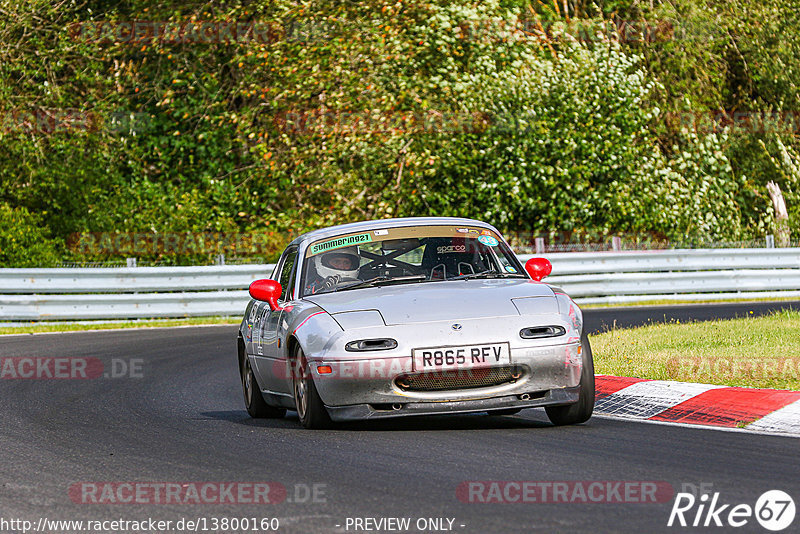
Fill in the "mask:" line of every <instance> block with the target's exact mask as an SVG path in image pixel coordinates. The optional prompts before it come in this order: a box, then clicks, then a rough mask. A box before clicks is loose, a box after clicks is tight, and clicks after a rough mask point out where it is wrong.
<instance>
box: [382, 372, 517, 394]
mask: <svg viewBox="0 0 800 534" xmlns="http://www.w3.org/2000/svg"><path fill="white" fill-rule="evenodd" d="M521 377H522V369H521V368H520V367H516V366H506V367H483V368H479V369H454V370H448V371H428V372H425V373H415V374H407V375H403V376H401V377H398V378H397V379H396V380H395V384H397V387H399V388H400V389H402V390H403V391H445V390H451V389H474V388H485V387H491V386H499V385H501V384H508V383H513V382H516V381H517V380H519V379H520V378H521Z"/></svg>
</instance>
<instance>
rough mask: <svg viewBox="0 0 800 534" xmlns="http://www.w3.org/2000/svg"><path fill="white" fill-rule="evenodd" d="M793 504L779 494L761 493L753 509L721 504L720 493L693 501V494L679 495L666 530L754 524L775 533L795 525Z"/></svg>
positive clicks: (703, 495)
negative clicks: (671, 528)
mask: <svg viewBox="0 0 800 534" xmlns="http://www.w3.org/2000/svg"><path fill="white" fill-rule="evenodd" d="M794 516H795V504H794V500H793V499H792V497H791V496H789V494H788V493H786V492H784V491H781V490H770V491H767V492H764V493H763V494H762V495H761V496H760V497H759V498H758V500H756V503H755V506H750V505H749V504H744V503H741V504H735V505H734V504H730V503H723V502H722V501H720V494H719V492H715V493H714V494H713V495H709V494H708V493H703V494H702V495H700V497H699V498H698V497H695V495H694V494H692V493H683V492H682V493H678V494H677V495H676V496H675V502H674V503H673V505H672V511H671V512H670V514H669V521H667V526H669V527H671V526H681V527H687V526H691V527H734V528H738V527H743V526H745V525H747V524H748V523H750V522H751V520H752V519H753V518H754V517H755V520H756V521H758V523H759V524H760V525H761V526H762V527H764V528H765V529H767V530H771V531H773V532H778V531H781V530H784V529H786V528H787V527H788V526H789V525H791V524H792V522H793V521H794Z"/></svg>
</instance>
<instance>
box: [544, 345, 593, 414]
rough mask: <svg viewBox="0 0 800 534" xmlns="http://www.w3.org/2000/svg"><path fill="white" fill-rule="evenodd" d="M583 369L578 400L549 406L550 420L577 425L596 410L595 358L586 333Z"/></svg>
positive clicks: (582, 349) (547, 408)
mask: <svg viewBox="0 0 800 534" xmlns="http://www.w3.org/2000/svg"><path fill="white" fill-rule="evenodd" d="M581 358H582V360H583V370H582V371H581V383H580V392H579V394H578V402H576V403H574V404H569V405H567V406H547V407H545V411H546V412H547V417H548V418H549V419H550V422H551V423H553V424H554V425H556V426H561V425H577V424H578V423H583V422H585V421H588V420H589V418H590V417H591V416H592V412H593V411H594V394H595V393H594V360H593V359H592V347H591V345H589V338H588V336H587V335H586V334H583V336H582V337H581Z"/></svg>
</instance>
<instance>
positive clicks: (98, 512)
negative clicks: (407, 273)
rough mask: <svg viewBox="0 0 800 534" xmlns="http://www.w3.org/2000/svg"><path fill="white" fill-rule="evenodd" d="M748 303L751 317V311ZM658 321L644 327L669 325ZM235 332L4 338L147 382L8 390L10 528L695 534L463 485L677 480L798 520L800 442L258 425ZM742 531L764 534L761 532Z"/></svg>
mask: <svg viewBox="0 0 800 534" xmlns="http://www.w3.org/2000/svg"><path fill="white" fill-rule="evenodd" d="M738 306H739V311H738V313H739V314H748V313H749V311H750V310H752V309H754V308H753V305H738ZM695 309H698V310H702V311H695V312H694V313H697V314H704V313H709V312H708V310H707V309H706V308H702V307H700V308H698V307H696V306H694V307H684V308H683V311H682V312H676V311H675V310H672V311H671V312H669V313H683V314H684V315H683V319H682V320H686V318H687V316H686V314H687V313H692V310H695ZM717 311H719V307H718V306H717ZM728 311H730V310H728ZM617 312H618V315H617V319H618V322H617V324H618V325H620V324H623V323H626V322H630V321H628V320H627V319H625V316H626V314H631V313H632V314H633V315H631V318H633V319H636V320H637V321H638V320H641V319H642V317H643V314H645V313H646V312H645V311H643V310H638V313H637V311H636V310H633V309H628V310H625V311H622V312H620V311H619V310H617ZM663 312H665V310H660V309H659V310H656V311H654V310H653V309H649V312H647V313H649V315H650V318H651V319H654V320H657V319H659V318H660V315H659V314H662V313H663ZM613 313H614V312H612V311H609V310H594V311H588V312H587V324H590V325H591V324H596V325H600V324H602V323H603V322H606V324H608V323H607V320H608V318H609V317H611V316H612V315H613ZM710 313H713V312H710ZM653 314H655V315H653ZM698 317H699V315H698ZM645 322H646V318H645ZM591 328H596V327H591ZM235 334H236V328H235V327H231V326H220V327H192V328H175V329H143V330H123V331H111V332H82V333H71V334H53V335H27V336H9V337H2V338H0V356H2V357H25V356H34V357H41V356H68V357H88V358H98V359H100V360H102V361H103V362H104V364H105V369H110V368H111V365H112V364H111V362H112V360H113V359H117V361H126V362H128V363H130V362H131V360H132V359H136V360H139V363H140V365H141V373H140V375H141V376H135V377H131V376H126V377H121V378H102V377H101V378H97V379H93V380H92V379H90V380H2V381H0V520H2V519H5V520H9V519H14V518H21V519H29V520H32V521H34V522H36V521H37V520H38V519H39V518H47V519H51V520H52V519H73V520H80V519H83V520H114V519H126V520H144V519H147V518H158V519H164V520H172V521H178V520H180V519H182V518H183V519H197V518H212V517H218V518H219V517H229V518H230V517H238V518H242V517H256V518H262V517H263V518H273V517H276V518H279V520H280V529H279V530H278V531H279V532H298V533H305V532H309V533H313V532H324V533H333V532H356V530H353V529H352V528H351V529H350V530H344V526H345V525H346V521H347V518H356V517H359V518H364V517H374V518H381V517H408V518H411V519H412V523H411V524H412V527H413V525H414V521H416V520H417V519H418V518H452V519H454V523H453V531H454V532H469V533H490V532H498V533H506V532H508V533H515V532H674V531H695V529H691V528H676V527H673V528H668V527H667V526H666V525H667V520H668V517H669V513H670V510H671V508H672V501H673V499H672V498H669V499H668V500H667V501H665V502H658V503H647V504H641V503H623V504H619V503H613V504H607V503H594V504H586V503H559V504H542V503H512V504H505V503H504V504H494V503H490V504H487V503H470V502H462V501H461V500H459V498H458V497H457V494H456V489H457V488H458V487H459V485H460V484H462V483H463V482H465V481H540V482H553V481H664V482H667V483H669V484H671V486H672V488H673V489H674V491H676V492H677V491H680V490H681V488H682V487H684V485H694V486H699V485H701V484H705V485H706V486H705V487H706V488H707V489H708V488H712V490H711V491H713V492H719V493H720V497H719V500H720V502H721V503H732V504H739V503H746V504H750V505H751V506H752V505H754V504H755V502H756V499H757V498H758V496H759V495H761V494H762V493H763V492H765V491H767V490H771V489H781V490H784V491H786V492H787V493H789V494H790V495H792V496H793V497H794V499H795V502H797V503H798V504H799V505H800V462H798V451H800V440H798V439H797V438H791V437H779V436H768V435H759V434H749V433H744V432H723V431H718V430H709V429H704V428H689V427H680V426H670V425H655V424H646V423H641V422H627V421H620V420H614V419H606V418H601V417H595V418H592V419H591V420H590V421H589V422H588V423H587V424H583V425H578V426H573V427H560V428H556V427H553V426H551V425H550V424H549V423H548V422H547V418H546V416H545V414H544V411H543V410H526V411H523V412H522V413H521V414H519V415H517V416H505V417H504V416H486V415H463V416H447V417H424V418H417V419H402V420H395V421H391V420H387V421H379V422H370V423H358V424H349V425H344V426H341V427H338V428H337V429H335V430H330V431H308V430H304V429H302V428H301V427H300V425H299V424H298V422H297V417H296V415H295V414H294V413H293V412H289V414H288V415H287V417H286V418H285V419H281V420H253V419H250V418H249V417H248V415H247V413H246V412H245V411H244V409H243V404H242V399H241V390H240V382H239V376H238V371H237V366H236V361H235V355H234V354H235V346H236V345H235ZM136 374H137V375H138V374H139V373H136ZM101 481H103V482H126V481H138V482H189V481H191V482H205V481H215V482H220V481H222V482H229V481H242V482H265V481H268V482H277V483H280V484H282V485H283V486H285V487H286V488H287V492H288V498H287V500H286V501H284V502H282V503H280V504H266V505H263V504H262V505H251V504H235V505H234V504H225V505H207V504H183V505H174V504H173V505H164V504H79V503H74V502H73V501H72V500H71V499H70V497H69V495H68V490H69V488H70V486H72V485H73V484H76V483H80V482H101ZM313 485H317V489H318V495H317V499H316V501H317V502H308V501H309V500H310V499H306V498H305V497H306V491H305V490H306V488H310V487H312V486H313ZM694 510H696V509H693V512H692V513H694ZM687 517H688V516H687ZM723 518H724V515H723ZM798 524H800V518H798V519H795V522H794V524H793V525H792V527H790V528H789V529H788V530H787V531H786V532H789V531H794V532H797V525H798ZM337 525H340V527H338V528H337ZM462 525H463V526H462ZM696 530H697V531H715V532H727V531H730V530H731V529H730V528H729V527H728V528H718V527H717V528H715V527H709V528H705V529H703V528H699V529H696ZM735 530H736V531H737V532H766V531H765V530H764V529H762V528H761V527H760V526H759V525H758V524H757V523H756V521H755V520H754V519H753V518H751V519H750V520H749V522H748V524H747V525H746V526H745V527H744V528H739V529H735ZM0 531H2V529H1V528H0ZM7 531H13V530H7ZM51 531H52V530H51ZM427 531H431V530H427ZM3 532H6V531H3ZM65 532H66V531H65ZM209 532H213V530H209ZM218 532H219V531H218ZM358 532H364V530H358ZM372 532H375V531H372ZM382 532H388V530H383V531H382ZM408 532H419V531H418V530H416V528H412V529H411V530H409V531H408Z"/></svg>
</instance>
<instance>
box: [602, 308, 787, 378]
mask: <svg viewBox="0 0 800 534" xmlns="http://www.w3.org/2000/svg"><path fill="white" fill-rule="evenodd" d="M591 343H592V350H593V353H594V362H595V372H596V373H597V374H608V375H617V376H632V377H638V378H651V379H655V380H678V381H681V382H702V383H706V384H719V385H725V386H744V387H754V388H774V389H792V390H800V312H798V311H781V312H775V313H773V314H770V315H765V316H762V317H751V318H742V319H731V320H718V321H707V322H692V323H681V322H679V321H675V322H672V323H667V324H653V325H648V326H642V327H638V328H630V329H615V330H610V331H608V332H604V333H602V334H599V335H596V336H592V338H591Z"/></svg>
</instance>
